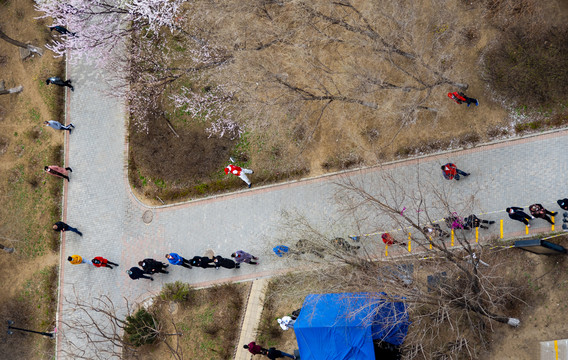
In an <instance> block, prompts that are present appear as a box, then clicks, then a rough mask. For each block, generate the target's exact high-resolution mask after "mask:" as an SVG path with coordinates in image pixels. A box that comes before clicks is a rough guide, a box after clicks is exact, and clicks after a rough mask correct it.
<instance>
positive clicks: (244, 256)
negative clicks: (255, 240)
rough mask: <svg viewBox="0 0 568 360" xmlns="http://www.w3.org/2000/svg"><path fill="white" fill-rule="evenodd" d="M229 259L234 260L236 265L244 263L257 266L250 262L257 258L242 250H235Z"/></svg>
mask: <svg viewBox="0 0 568 360" xmlns="http://www.w3.org/2000/svg"><path fill="white" fill-rule="evenodd" d="M231 257H232V258H235V262H236V263H237V264H240V263H243V262H245V263H247V264H252V265H258V262H256V261H252V260H258V258H257V257H256V256H254V255H251V254H249V253H248V252H245V251H243V250H237V252H234V253H232V254H231Z"/></svg>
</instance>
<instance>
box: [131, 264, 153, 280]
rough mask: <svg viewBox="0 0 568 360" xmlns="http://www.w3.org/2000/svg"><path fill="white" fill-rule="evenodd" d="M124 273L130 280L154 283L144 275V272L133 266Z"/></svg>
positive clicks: (149, 277)
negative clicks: (148, 280) (143, 280)
mask: <svg viewBox="0 0 568 360" xmlns="http://www.w3.org/2000/svg"><path fill="white" fill-rule="evenodd" d="M126 273H127V274H128V276H130V278H131V279H132V280H138V279H150V280H152V281H154V278H153V277H151V276H146V275H144V270H142V269H140V268H138V267H136V266H133V267H131V268H130V269H129V270H126Z"/></svg>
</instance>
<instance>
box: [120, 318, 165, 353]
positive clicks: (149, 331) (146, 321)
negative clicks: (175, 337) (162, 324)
mask: <svg viewBox="0 0 568 360" xmlns="http://www.w3.org/2000/svg"><path fill="white" fill-rule="evenodd" d="M124 331H125V332H126V334H127V337H128V341H129V342H130V343H131V344H132V345H134V346H136V347H139V346H142V345H147V344H153V343H154V342H155V341H156V338H157V337H158V330H157V321H156V320H155V319H154V317H153V316H152V314H150V313H149V312H148V311H146V310H145V309H140V310H138V311H136V312H135V313H134V315H129V316H127V317H126V325H125V327H124Z"/></svg>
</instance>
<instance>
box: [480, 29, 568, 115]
mask: <svg viewBox="0 0 568 360" xmlns="http://www.w3.org/2000/svg"><path fill="white" fill-rule="evenodd" d="M567 37H568V26H567V25H562V27H555V26H549V27H546V28H541V29H540V30H539V31H538V33H536V32H533V33H527V32H526V30H525V29H524V28H522V27H515V28H512V29H510V30H508V31H507V32H506V33H505V34H503V36H500V39H501V40H500V41H499V42H498V43H497V44H496V45H495V46H493V48H492V49H490V50H489V51H488V53H487V55H486V59H485V70H486V76H487V80H488V81H489V83H490V84H491V85H492V87H493V88H494V89H495V90H496V91H497V92H499V93H501V94H502V95H504V96H506V97H508V98H513V99H515V100H517V101H519V102H521V103H524V104H529V105H532V106H535V105H540V104H554V103H556V102H565V101H566V91H565V86H566V83H568V41H566V38H567Z"/></svg>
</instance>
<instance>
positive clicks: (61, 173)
mask: <svg viewBox="0 0 568 360" xmlns="http://www.w3.org/2000/svg"><path fill="white" fill-rule="evenodd" d="M43 170H45V172H46V173H48V174H49V175H53V176H57V177H60V178H63V179H67V181H69V175H68V174H69V173H68V172H67V171H70V172H73V170H71V168H70V167H66V168H62V167H61V166H57V165H50V166H46V167H44V168H43Z"/></svg>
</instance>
